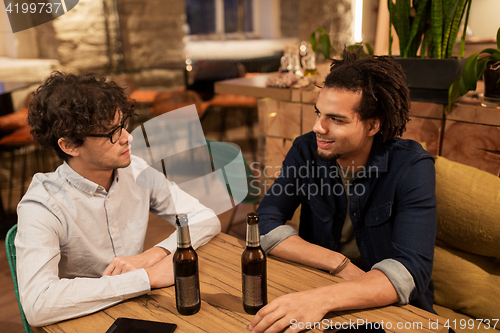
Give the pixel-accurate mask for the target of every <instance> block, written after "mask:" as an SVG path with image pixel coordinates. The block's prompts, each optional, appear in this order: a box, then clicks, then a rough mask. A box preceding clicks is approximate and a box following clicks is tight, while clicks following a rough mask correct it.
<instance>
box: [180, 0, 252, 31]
mask: <svg viewBox="0 0 500 333" xmlns="http://www.w3.org/2000/svg"><path fill="white" fill-rule="evenodd" d="M186 17H187V24H188V26H189V35H209V34H228V33H237V34H242V33H249V32H253V30H254V27H253V0H186Z"/></svg>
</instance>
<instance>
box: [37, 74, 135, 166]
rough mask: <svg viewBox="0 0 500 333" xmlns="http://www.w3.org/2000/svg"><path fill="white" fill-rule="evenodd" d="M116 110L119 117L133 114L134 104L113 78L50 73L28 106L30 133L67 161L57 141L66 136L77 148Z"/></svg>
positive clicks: (112, 118) (104, 129) (103, 128)
mask: <svg viewBox="0 0 500 333" xmlns="http://www.w3.org/2000/svg"><path fill="white" fill-rule="evenodd" d="M117 110H120V111H121V112H122V113H123V119H128V118H130V117H132V115H133V114H134V104H133V102H132V101H130V100H129V99H128V98H127V97H126V96H125V94H124V91H123V89H122V88H120V87H119V86H118V85H117V84H116V83H115V82H113V81H106V79H105V78H104V77H101V78H97V77H96V76H94V75H93V74H86V75H73V74H63V73H61V72H53V73H52V74H51V75H50V77H49V78H47V80H45V82H44V83H43V84H42V85H41V86H40V87H38V89H37V90H36V92H35V93H34V95H33V100H32V101H31V103H30V105H29V109H28V124H29V125H30V126H31V127H32V128H33V129H32V130H31V135H33V138H34V139H35V140H36V141H38V142H39V143H40V144H41V145H42V146H43V147H45V148H52V149H54V150H55V151H56V153H57V155H58V156H59V157H60V158H62V159H64V160H66V161H67V160H68V159H69V158H70V157H71V156H70V155H67V154H66V153H64V152H63V151H62V150H61V148H60V147H59V145H58V143H57V141H58V140H59V138H66V139H68V140H69V141H70V142H71V143H73V144H75V145H76V146H77V147H78V146H81V145H82V144H83V142H84V140H85V138H86V137H87V136H88V135H89V134H91V133H92V132H94V131H106V130H108V127H107V125H109V123H110V122H112V121H113V120H114V117H115V113H116V111H117Z"/></svg>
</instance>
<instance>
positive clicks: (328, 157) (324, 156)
mask: <svg viewBox="0 0 500 333" xmlns="http://www.w3.org/2000/svg"><path fill="white" fill-rule="evenodd" d="M316 155H318V158H319V159H320V160H322V161H325V162H333V161H335V160H337V159H338V158H339V157H340V154H335V153H327V152H325V151H322V150H320V149H319V148H318V150H316Z"/></svg>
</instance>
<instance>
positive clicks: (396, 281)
mask: <svg viewBox="0 0 500 333" xmlns="http://www.w3.org/2000/svg"><path fill="white" fill-rule="evenodd" d="M373 269H378V270H379V271H382V272H383V273H384V274H385V275H386V276H387V278H388V279H389V281H391V283H392V286H393V287H394V289H396V292H397V293H398V296H399V304H408V303H409V302H410V295H411V292H412V291H413V289H415V281H413V276H411V274H410V272H408V270H407V269H406V267H405V266H403V264H401V263H400V262H399V261H396V260H393V259H385V260H382V261H381V262H379V263H376V264H375V265H373V267H372V270H373Z"/></svg>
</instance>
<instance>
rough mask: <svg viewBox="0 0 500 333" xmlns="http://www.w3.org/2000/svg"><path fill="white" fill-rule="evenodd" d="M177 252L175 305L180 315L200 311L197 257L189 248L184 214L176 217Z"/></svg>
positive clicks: (175, 256)
mask: <svg viewBox="0 0 500 333" xmlns="http://www.w3.org/2000/svg"><path fill="white" fill-rule="evenodd" d="M175 222H176V224H177V250H176V251H175V253H174V259H173V262H174V278H175V304H176V306H177V311H179V313H180V314H182V315H192V314H195V313H196V312H198V311H200V307H201V298H200V279H199V275H198V256H197V255H196V252H195V251H194V249H193V247H192V246H191V238H190V236H189V227H188V218H187V215H186V214H178V215H177V216H176V221H175Z"/></svg>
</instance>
